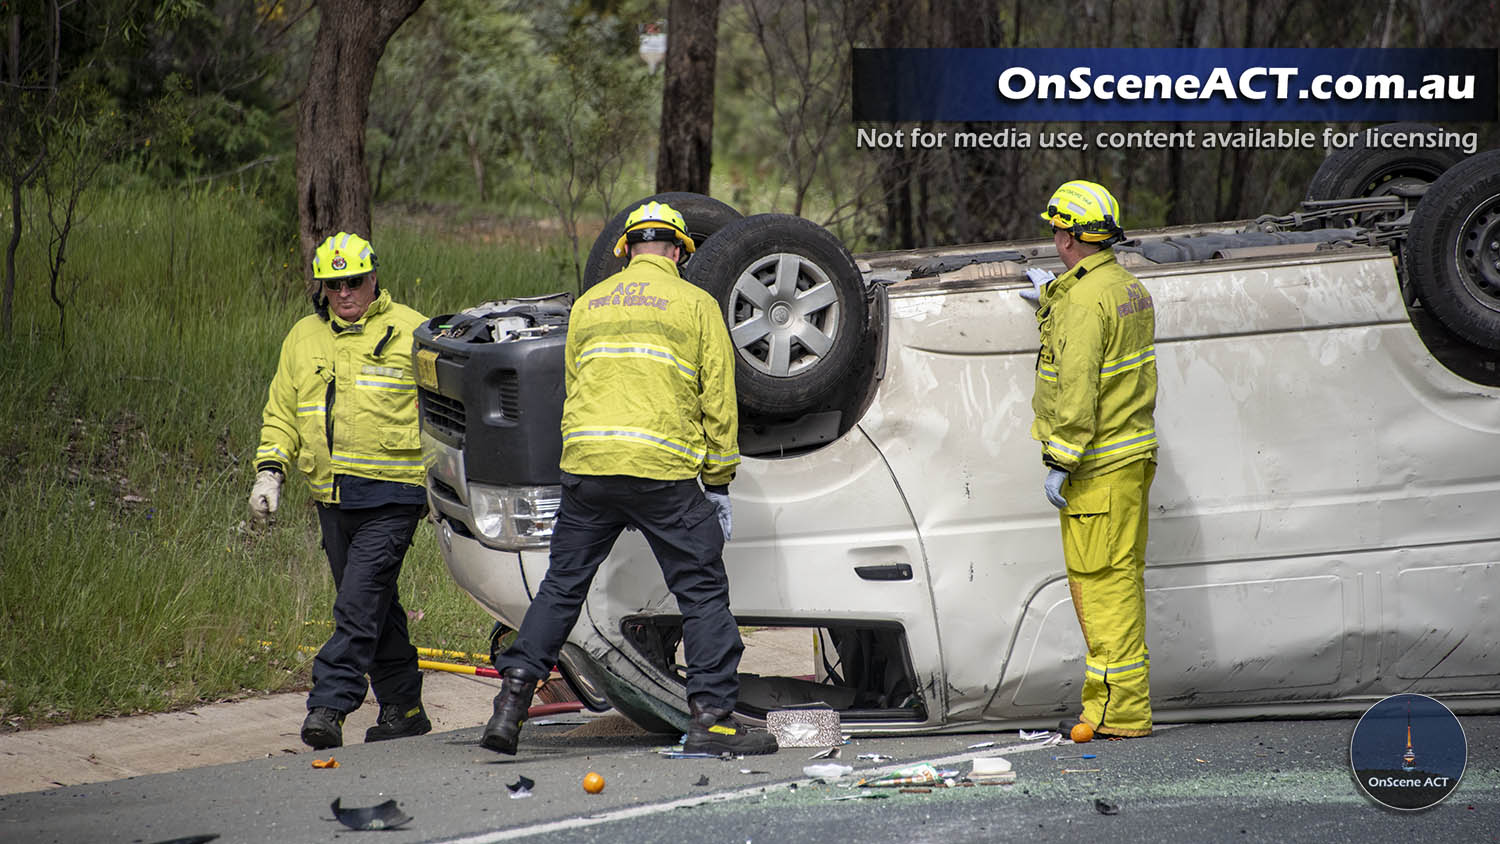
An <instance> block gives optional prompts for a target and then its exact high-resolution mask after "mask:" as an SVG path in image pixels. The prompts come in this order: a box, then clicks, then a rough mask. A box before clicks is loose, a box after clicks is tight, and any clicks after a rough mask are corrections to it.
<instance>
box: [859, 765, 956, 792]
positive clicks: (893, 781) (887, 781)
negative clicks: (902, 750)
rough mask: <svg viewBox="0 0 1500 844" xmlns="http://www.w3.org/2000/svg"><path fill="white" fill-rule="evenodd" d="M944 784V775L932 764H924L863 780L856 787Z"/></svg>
mask: <svg viewBox="0 0 1500 844" xmlns="http://www.w3.org/2000/svg"><path fill="white" fill-rule="evenodd" d="M941 782H943V775H942V774H940V773H939V772H938V769H937V768H934V767H933V766H932V765H931V764H930V763H928V762H923V763H921V764H919V765H912V766H911V767H909V768H898V769H896V770H894V771H891V772H890V773H888V774H883V775H881V776H878V777H875V778H874V779H862V780H860V781H859V782H857V783H855V784H854V785H855V786H856V787H859V788H891V787H899V786H903V785H932V784H934V783H941Z"/></svg>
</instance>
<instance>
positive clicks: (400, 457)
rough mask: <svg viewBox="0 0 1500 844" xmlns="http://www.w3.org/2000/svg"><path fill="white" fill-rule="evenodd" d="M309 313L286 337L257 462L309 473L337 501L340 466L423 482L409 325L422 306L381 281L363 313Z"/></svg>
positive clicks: (316, 489)
mask: <svg viewBox="0 0 1500 844" xmlns="http://www.w3.org/2000/svg"><path fill="white" fill-rule="evenodd" d="M329 317H330V318H329V320H328V321H324V320H323V319H322V318H320V317H318V316H317V315H315V314H313V315H309V316H305V317H303V318H302V319H301V320H299V321H298V322H297V324H296V325H294V326H292V330H291V331H290V332H288V333H287V336H286V339H285V340H284V341H282V344H281V358H280V360H279V362H278V363H277V364H276V375H275V377H274V378H272V379H271V388H270V390H269V392H268V395H267V397H266V408H265V411H264V413H263V414H262V422H261V429H260V447H259V448H258V449H257V450H256V452H255V463H256V467H257V468H266V467H267V466H275V467H276V468H278V469H280V470H281V471H282V473H283V474H290V472H289V469H290V468H291V467H292V466H295V467H296V468H297V469H299V470H301V472H302V474H303V475H304V476H305V477H306V478H307V483H308V486H309V487H311V488H312V494H313V498H314V499H315V500H317V501H321V502H323V503H336V502H337V501H338V491H337V490H336V489H335V488H334V483H333V477H334V475H336V474H337V475H357V476H359V477H362V478H374V479H377V480H382V481H396V482H398V483H408V484H421V483H423V481H424V480H425V471H424V469H423V465H422V447H421V440H420V437H419V435H418V433H417V384H416V380H415V378H414V375H413V371H412V360H411V349H412V332H413V329H415V328H416V326H417V325H418V324H420V323H421V322H422V321H423V319H425V318H424V317H423V316H422V315H421V314H419V313H417V312H416V311H414V310H412V309H411V308H408V307H406V306H405V305H398V304H396V303H395V302H392V301H391V295H390V293H389V292H387V291H385V290H382V291H380V295H379V296H377V297H376V298H375V301H374V302H371V303H370V308H369V310H367V311H366V312H365V315H364V317H363V318H362V319H360V320H359V321H358V322H355V323H352V324H351V323H346V322H344V321H343V320H341V319H339V318H338V316H336V315H334V314H332V313H330V314H329Z"/></svg>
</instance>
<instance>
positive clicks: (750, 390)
mask: <svg viewBox="0 0 1500 844" xmlns="http://www.w3.org/2000/svg"><path fill="white" fill-rule="evenodd" d="M778 252H790V253H795V254H797V255H801V256H802V257H804V258H808V259H810V260H811V261H812V262H813V263H815V264H817V265H818V266H819V267H820V268H821V269H822V270H823V271H824V272H825V273H826V274H827V275H828V276H829V278H830V279H831V280H832V281H833V283H834V287H835V289H836V290H837V291H838V295H839V308H840V317H839V331H838V336H837V337H835V338H834V343H833V346H832V347H831V348H830V349H829V350H828V353H827V354H826V355H824V356H823V359H822V360H821V361H819V362H818V363H817V364H816V365H815V366H812V367H810V368H809V369H808V370H807V371H805V372H802V373H799V374H797V375H793V376H790V377H785V378H782V377H776V376H771V375H767V374H765V373H763V372H760V371H759V370H757V369H755V368H754V367H752V366H751V365H750V364H749V363H748V362H746V361H745V360H744V358H743V356H741V355H738V354H737V355H736V359H735V373H734V377H735V386H736V389H737V391H738V393H739V404H740V407H741V409H742V411H748V412H749V413H751V414H753V415H757V416H760V417H764V418H776V417H789V416H794V415H797V414H800V413H803V412H806V411H808V410H811V409H813V408H815V407H817V406H819V405H820V404H822V403H824V402H825V401H826V400H828V399H829V398H831V397H833V396H834V395H835V394H838V393H845V392H848V389H847V387H848V384H847V380H848V378H849V377H850V375H851V374H853V372H854V370H855V369H856V366H855V364H856V363H857V357H858V355H859V353H860V350H861V349H862V348H864V347H865V343H864V339H865V332H866V326H867V324H868V322H869V303H868V300H867V298H866V291H865V286H864V278H863V276H861V274H860V272H859V268H858V267H856V266H855V264H854V257H853V256H852V255H850V254H849V251H848V250H847V249H845V248H844V245H843V243H841V242H840V241H839V239H838V238H837V237H835V236H834V235H833V234H832V233H830V232H829V231H828V230H827V229H824V228H823V227H821V226H819V225H817V224H816V223H813V222H811V221H810V220H805V219H803V218H801V217H796V216H792V215H789V214H757V215H755V216H752V217H745V218H743V219H741V220H738V221H736V222H734V223H731V224H729V225H728V226H726V227H724V228H723V229H722V230H720V232H719V233H718V234H717V235H715V236H714V237H713V238H712V239H711V240H709V241H708V243H707V244H706V245H705V246H704V247H703V248H702V249H700V250H699V254H698V255H697V256H696V257H695V259H694V261H693V263H692V264H691V265H690V266H689V267H688V268H687V277H688V280H689V281H692V282H693V283H694V284H696V285H698V286H699V287H702V288H703V289H705V290H707V291H708V292H709V293H711V294H713V296H714V298H716V299H717V300H718V301H719V305H720V307H721V308H723V309H724V315H725V321H726V323H728V324H729V325H730V328H731V329H732V328H733V324H732V322H731V320H732V317H733V315H732V314H730V313H729V311H728V307H727V306H728V302H729V296H730V292H731V291H732V290H733V287H734V284H735V282H736V280H737V279H738V278H739V275H740V273H741V272H742V271H743V270H744V269H745V268H746V267H748V266H749V265H750V264H752V263H753V262H755V261H756V260H757V259H759V258H761V257H764V256H766V255H771V254H775V253H778ZM864 369H865V370H868V369H869V367H865V368H864Z"/></svg>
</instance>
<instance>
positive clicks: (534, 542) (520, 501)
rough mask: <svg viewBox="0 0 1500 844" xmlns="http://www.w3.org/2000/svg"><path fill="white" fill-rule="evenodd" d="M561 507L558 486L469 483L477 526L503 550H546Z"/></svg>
mask: <svg viewBox="0 0 1500 844" xmlns="http://www.w3.org/2000/svg"><path fill="white" fill-rule="evenodd" d="M560 504H562V487H559V486H485V485H484V484H469V507H470V508H471V510H472V512H473V513H474V527H475V528H476V529H477V530H478V531H479V532H480V533H482V534H484V537H485V539H488V540H489V543H488V544H490V545H493V546H494V547H496V548H499V549H500V550H502V551H519V550H521V549H522V548H545V547H547V543H548V542H549V541H550V540H551V539H552V525H553V523H554V522H555V521H556V520H557V508H558V505H560Z"/></svg>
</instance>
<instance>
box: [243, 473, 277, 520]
mask: <svg viewBox="0 0 1500 844" xmlns="http://www.w3.org/2000/svg"><path fill="white" fill-rule="evenodd" d="M280 504H281V473H280V472H274V471H272V470H270V469H261V470H260V471H259V472H256V473H255V485H254V486H252V487H250V517H251V518H252V519H254V520H255V522H256V524H262V525H263V524H265V523H266V522H268V521H270V519H271V516H273V515H275V514H276V508H277V506H279V505H280Z"/></svg>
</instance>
